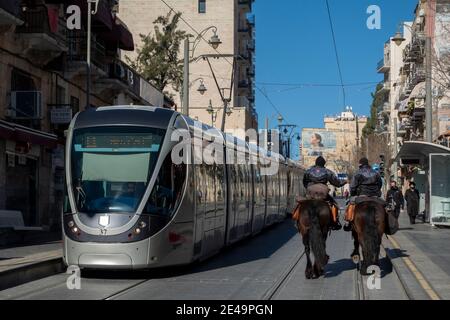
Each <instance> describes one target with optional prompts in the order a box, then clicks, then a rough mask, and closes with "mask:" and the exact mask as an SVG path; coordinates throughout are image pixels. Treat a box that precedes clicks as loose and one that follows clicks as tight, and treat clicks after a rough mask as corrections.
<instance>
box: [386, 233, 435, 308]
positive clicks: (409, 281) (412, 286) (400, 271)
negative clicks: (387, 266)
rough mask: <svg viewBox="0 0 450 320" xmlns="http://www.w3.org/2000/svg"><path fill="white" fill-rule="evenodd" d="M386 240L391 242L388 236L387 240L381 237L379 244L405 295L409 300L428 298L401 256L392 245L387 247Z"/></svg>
mask: <svg viewBox="0 0 450 320" xmlns="http://www.w3.org/2000/svg"><path fill="white" fill-rule="evenodd" d="M386 241H389V243H390V244H391V245H392V242H391V241H390V239H389V238H388V239H387V240H386V239H384V238H383V243H382V244H381V245H382V247H383V249H384V251H385V253H386V257H387V258H388V259H389V261H390V262H391V264H392V268H393V269H394V271H395V273H396V274H397V276H398V278H399V280H400V283H401V284H402V287H403V289H404V290H405V293H406V295H407V296H408V298H409V299H410V300H430V297H429V295H428V294H427V293H426V291H425V289H424V288H423V287H421V285H420V283H419V281H418V280H417V278H416V277H415V276H414V274H413V273H412V271H411V270H410V269H409V268H408V266H407V265H406V264H405V262H404V261H403V259H402V256H400V255H398V254H397V253H396V252H395V250H394V249H392V246H389V247H387V246H386Z"/></svg>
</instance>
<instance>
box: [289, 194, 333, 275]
mask: <svg viewBox="0 0 450 320" xmlns="http://www.w3.org/2000/svg"><path fill="white" fill-rule="evenodd" d="M293 217H298V219H297V227H298V229H299V231H300V234H301V235H302V239H303V245H304V246H305V254H306V259H307V263H306V270H305V276H306V278H307V279H311V278H318V277H320V276H321V275H323V273H324V268H325V266H326V264H327V263H328V259H329V257H328V255H327V253H326V241H327V236H328V231H329V228H330V224H331V211H330V207H329V205H328V204H327V203H326V202H325V201H322V200H304V201H300V202H299V203H298V205H297V208H295V210H294V212H293ZM311 249H312V252H313V255H314V265H312V263H311V257H310V251H311Z"/></svg>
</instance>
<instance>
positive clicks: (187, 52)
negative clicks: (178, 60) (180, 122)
mask: <svg viewBox="0 0 450 320" xmlns="http://www.w3.org/2000/svg"><path fill="white" fill-rule="evenodd" d="M209 30H212V31H213V33H214V34H213V36H212V37H211V39H210V40H209V41H208V43H209V45H210V46H211V47H212V48H213V49H214V50H216V49H217V48H218V47H219V45H220V44H221V43H222V41H220V38H219V36H218V35H217V27H215V26H210V27H208V28H206V29H204V30H203V31H202V32H200V33H199V34H198V35H197V38H195V40H194V41H193V42H190V41H189V37H186V39H185V40H184V68H183V106H182V110H183V113H184V114H185V115H187V116H189V63H190V60H191V59H193V57H194V53H195V49H196V48H197V46H198V44H199V43H200V41H201V40H202V39H203V36H204V35H205V34H206V33H207V32H208V31H209ZM191 44H192V49H191ZM200 86H201V85H200ZM199 89H200V88H199ZM198 91H199V92H200V94H202V95H203V94H204V93H205V92H206V90H203V88H202V90H198ZM202 92H203V93H202Z"/></svg>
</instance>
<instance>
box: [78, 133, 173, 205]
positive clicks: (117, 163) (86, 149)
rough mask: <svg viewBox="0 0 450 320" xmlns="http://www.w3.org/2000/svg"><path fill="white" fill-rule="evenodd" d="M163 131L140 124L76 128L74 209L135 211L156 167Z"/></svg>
mask: <svg viewBox="0 0 450 320" xmlns="http://www.w3.org/2000/svg"><path fill="white" fill-rule="evenodd" d="M164 133H165V131H164V130H162V129H155V128H140V127H138V128H136V127H98V128H88V129H78V130H75V131H74V135H73V143H72V159H71V164H72V166H71V167H72V168H71V169H72V185H73V192H74V196H75V202H76V206H77V210H78V211H79V212H83V213H88V214H96V213H109V212H128V213H131V212H135V211H136V209H137V207H138V205H139V202H140V201H141V199H142V196H143V195H144V192H145V189H146V187H147V184H148V183H149V181H150V178H151V176H152V174H153V171H154V169H155V165H156V161H157V159H158V155H159V151H160V148H161V143H162V140H163V138H164Z"/></svg>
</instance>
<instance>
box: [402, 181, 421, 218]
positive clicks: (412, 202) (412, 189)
mask: <svg viewBox="0 0 450 320" xmlns="http://www.w3.org/2000/svg"><path fill="white" fill-rule="evenodd" d="M405 200H406V209H407V211H408V216H409V222H410V223H411V224H415V223H416V216H417V215H418V214H419V204H420V195H419V191H417V189H416V184H415V183H414V182H411V183H410V184H409V189H408V190H406V192H405Z"/></svg>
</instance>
